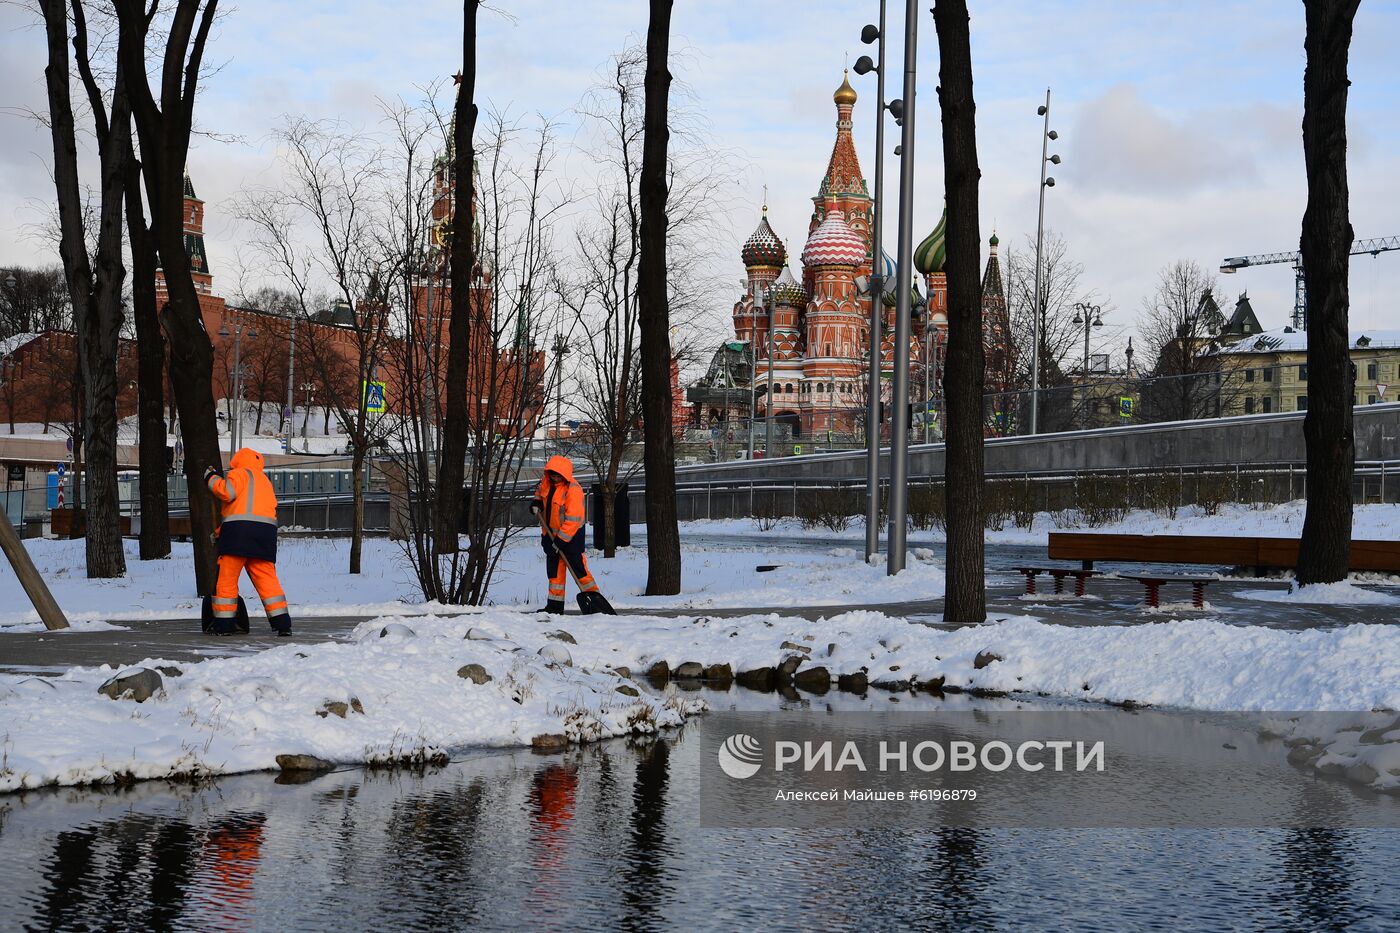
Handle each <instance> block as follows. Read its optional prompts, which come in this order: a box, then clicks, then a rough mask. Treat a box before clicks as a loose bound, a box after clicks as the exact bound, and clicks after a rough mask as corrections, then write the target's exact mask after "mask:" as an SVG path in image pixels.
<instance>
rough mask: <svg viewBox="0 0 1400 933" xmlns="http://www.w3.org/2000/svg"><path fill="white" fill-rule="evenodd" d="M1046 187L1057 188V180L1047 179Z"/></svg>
mask: <svg viewBox="0 0 1400 933" xmlns="http://www.w3.org/2000/svg"><path fill="white" fill-rule="evenodd" d="M1045 187H1047V188H1053V187H1055V179H1054V178H1053V177H1051V178H1047V179H1045Z"/></svg>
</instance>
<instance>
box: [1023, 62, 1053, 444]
mask: <svg viewBox="0 0 1400 933" xmlns="http://www.w3.org/2000/svg"><path fill="white" fill-rule="evenodd" d="M1035 112H1036V113H1037V114H1038V115H1039V116H1042V117H1044V118H1045V126H1044V128H1043V129H1042V131H1041V138H1040V219H1039V220H1038V221H1037V222H1036V226H1035V300H1034V304H1033V305H1032V308H1031V316H1032V318H1033V319H1034V320H1033V323H1032V328H1031V333H1032V340H1033V344H1032V347H1031V418H1030V422H1031V433H1032V434H1036V433H1038V432H1039V430H1040V331H1041V324H1042V322H1041V318H1043V317H1044V316H1045V306H1046V304H1047V302H1046V297H1045V295H1044V294H1043V293H1042V292H1041V269H1042V254H1043V252H1044V244H1045V189H1046V188H1053V187H1055V179H1054V178H1052V177H1050V176H1049V175H1046V174H1045V173H1046V171H1047V166H1050V165H1059V164H1060V157H1059V156H1058V155H1049V154H1048V153H1049V151H1050V141H1051V140H1054V139H1059V138H1060V134H1059V133H1057V132H1055V131H1054V130H1052V129H1050V89H1049V88H1048V87H1047V88H1046V89H1045V105H1044V106H1043V107H1037V108H1036V111H1035Z"/></svg>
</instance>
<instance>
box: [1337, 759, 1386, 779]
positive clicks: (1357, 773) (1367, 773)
mask: <svg viewBox="0 0 1400 933" xmlns="http://www.w3.org/2000/svg"><path fill="white" fill-rule="evenodd" d="M1345 774H1346V776H1347V779H1348V780H1351V781H1356V782H1357V783H1358V784H1370V783H1371V782H1372V781H1374V780H1375V779H1376V778H1378V777H1380V776H1381V774H1380V772H1379V771H1377V770H1376V769H1375V768H1373V767H1371V766H1370V765H1368V764H1366V762H1364V761H1358V762H1357V763H1356V764H1354V765H1352V766H1351V767H1349V768H1347V769H1346V772H1345Z"/></svg>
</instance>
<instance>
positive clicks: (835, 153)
mask: <svg viewBox="0 0 1400 933" xmlns="http://www.w3.org/2000/svg"><path fill="white" fill-rule="evenodd" d="M847 92H849V94H847ZM833 99H834V100H835V101H836V113H837V120H836V142H835V144H834V145H832V147H831V159H830V160H829V161H828V162H827V164H826V174H825V175H823V176H822V183H821V188H820V190H819V191H818V192H817V198H816V200H818V201H821V200H822V199H824V198H828V197H834V196H841V195H844V196H847V197H849V196H855V197H861V198H868V197H870V192H869V190H868V189H867V188H866V187H865V177H864V176H863V175H862V174H861V171H860V159H859V158H858V157H857V156H856V144H855V141H854V140H853V139H852V138H851V121H850V120H849V119H846V118H845V116H844V115H843V114H842V112H841V111H842V109H843V108H845V107H848V106H853V105H854V104H855V102H856V92H855V90H854V89H853V88H852V87H851V84H850V82H849V81H843V82H842V83H841V87H839V88H838V89H837V90H836V94H835V95H834V96H833Z"/></svg>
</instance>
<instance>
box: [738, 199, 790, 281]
mask: <svg viewBox="0 0 1400 933" xmlns="http://www.w3.org/2000/svg"><path fill="white" fill-rule="evenodd" d="M739 255H740V256H741V257H742V258H743V260H744V267H745V268H748V269H752V268H754V267H755V266H781V265H782V264H783V263H785V262H787V249H786V248H785V247H784V246H783V241H782V240H780V239H778V235H777V234H776V233H774V232H773V228H772V227H770V226H768V215H767V213H766V212H765V213H764V215H763V217H762V218H761V219H760V220H759V221H758V226H757V227H756V228H755V229H754V232H753V233H751V234H750V235H749V238H748V239H747V240H745V241H744V248H743V249H741V250H740V251H739Z"/></svg>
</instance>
